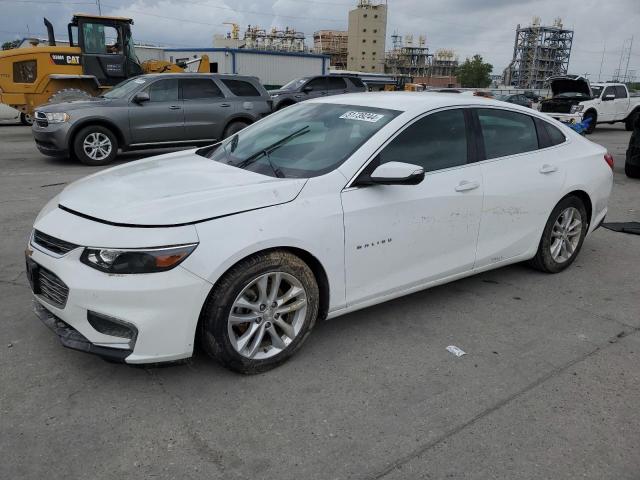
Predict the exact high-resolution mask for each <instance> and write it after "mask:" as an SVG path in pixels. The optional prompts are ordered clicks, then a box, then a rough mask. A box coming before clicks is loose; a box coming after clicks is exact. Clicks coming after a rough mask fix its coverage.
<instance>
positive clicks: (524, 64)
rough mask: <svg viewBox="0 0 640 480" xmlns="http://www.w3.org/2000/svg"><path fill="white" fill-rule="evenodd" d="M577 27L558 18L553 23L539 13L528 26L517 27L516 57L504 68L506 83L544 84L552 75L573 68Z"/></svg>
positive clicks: (528, 86)
mask: <svg viewBox="0 0 640 480" xmlns="http://www.w3.org/2000/svg"><path fill="white" fill-rule="evenodd" d="M572 43H573V30H568V29H566V28H564V27H563V25H562V20H561V19H560V18H556V19H555V21H554V22H553V25H552V26H542V25H540V18H539V17H535V18H534V19H533V22H532V24H531V25H530V26H528V27H520V25H518V27H517V28H516V39H515V45H514V47H513V59H512V60H511V63H510V64H509V66H508V67H507V68H506V70H505V72H504V83H505V84H506V85H511V86H514V87H517V88H544V87H545V86H546V85H545V83H546V81H547V79H548V78H549V77H552V76H554V75H565V74H566V73H567V71H568V69H569V58H570V56H571V44H572Z"/></svg>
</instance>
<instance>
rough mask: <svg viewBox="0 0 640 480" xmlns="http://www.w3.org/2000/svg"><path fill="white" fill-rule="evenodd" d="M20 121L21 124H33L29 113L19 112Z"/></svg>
mask: <svg viewBox="0 0 640 480" xmlns="http://www.w3.org/2000/svg"><path fill="white" fill-rule="evenodd" d="M20 123H21V124H22V125H27V126H31V125H33V117H32V116H31V115H29V114H28V113H21V114H20Z"/></svg>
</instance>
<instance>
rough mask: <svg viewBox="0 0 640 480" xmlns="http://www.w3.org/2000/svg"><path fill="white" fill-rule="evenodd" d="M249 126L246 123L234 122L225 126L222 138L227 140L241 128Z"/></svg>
mask: <svg viewBox="0 0 640 480" xmlns="http://www.w3.org/2000/svg"><path fill="white" fill-rule="evenodd" d="M248 126H249V124H248V123H247V122H241V121H236V122H232V123H230V124H229V125H227V128H225V129H224V134H223V138H228V137H230V136H231V135H235V134H236V133H238V132H239V131H240V130H242V129H243V128H246V127H248Z"/></svg>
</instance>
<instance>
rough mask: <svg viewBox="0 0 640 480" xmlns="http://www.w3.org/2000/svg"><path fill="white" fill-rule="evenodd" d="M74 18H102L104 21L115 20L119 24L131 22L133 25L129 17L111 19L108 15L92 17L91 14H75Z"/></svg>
mask: <svg viewBox="0 0 640 480" xmlns="http://www.w3.org/2000/svg"><path fill="white" fill-rule="evenodd" d="M73 18H74V19H75V18H100V19H103V20H114V21H117V22H129V23H131V24H133V20H132V19H130V18H127V17H109V16H106V15H92V14H90V13H74V14H73Z"/></svg>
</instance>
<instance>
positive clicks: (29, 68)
mask: <svg viewBox="0 0 640 480" xmlns="http://www.w3.org/2000/svg"><path fill="white" fill-rule="evenodd" d="M37 74H38V64H37V62H36V61H35V60H25V61H24V62H15V63H14V64H13V81H14V82H15V83H33V82H35V81H36V78H37V77H38V75H37Z"/></svg>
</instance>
